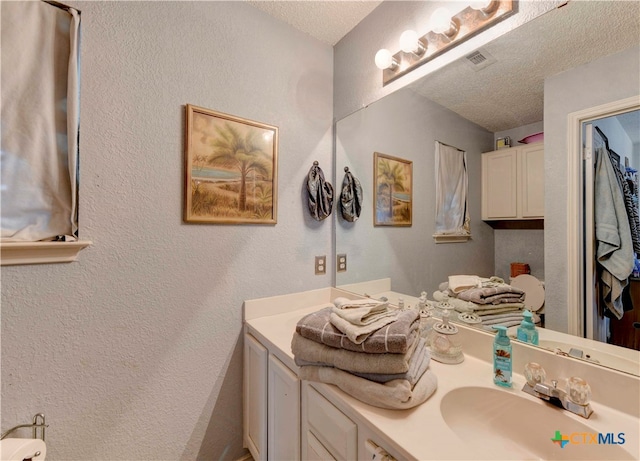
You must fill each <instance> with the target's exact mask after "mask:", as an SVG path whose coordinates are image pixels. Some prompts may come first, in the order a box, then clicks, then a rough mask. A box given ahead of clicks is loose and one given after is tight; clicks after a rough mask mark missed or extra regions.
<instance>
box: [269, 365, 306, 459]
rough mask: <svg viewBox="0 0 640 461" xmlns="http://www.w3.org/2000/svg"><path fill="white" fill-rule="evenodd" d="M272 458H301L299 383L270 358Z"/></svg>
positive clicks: (285, 369)
mask: <svg viewBox="0 0 640 461" xmlns="http://www.w3.org/2000/svg"><path fill="white" fill-rule="evenodd" d="M267 437H268V440H267V446H268V451H269V459H271V460H287V461H298V460H299V459H300V380H299V379H298V376H297V375H296V374H295V373H294V372H292V371H291V370H290V369H289V368H288V367H287V366H286V365H285V364H283V363H282V362H281V361H280V360H278V359H277V358H276V357H275V356H273V355H269V430H268V436H267Z"/></svg>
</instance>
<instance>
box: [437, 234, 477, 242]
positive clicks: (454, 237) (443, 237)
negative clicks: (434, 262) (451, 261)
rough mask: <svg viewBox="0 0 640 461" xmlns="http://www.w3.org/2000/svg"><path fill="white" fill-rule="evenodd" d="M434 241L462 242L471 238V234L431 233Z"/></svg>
mask: <svg viewBox="0 0 640 461" xmlns="http://www.w3.org/2000/svg"><path fill="white" fill-rule="evenodd" d="M433 240H435V242H436V243H464V242H466V241H468V240H471V235H461V234H433Z"/></svg>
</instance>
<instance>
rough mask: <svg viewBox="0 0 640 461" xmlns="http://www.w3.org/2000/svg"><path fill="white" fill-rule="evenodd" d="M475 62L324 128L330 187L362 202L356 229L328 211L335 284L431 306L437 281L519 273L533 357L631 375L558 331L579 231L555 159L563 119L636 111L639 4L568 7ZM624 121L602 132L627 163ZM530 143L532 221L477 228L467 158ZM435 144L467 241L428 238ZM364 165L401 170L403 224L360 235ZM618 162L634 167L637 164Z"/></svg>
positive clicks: (477, 162)
mask: <svg viewBox="0 0 640 461" xmlns="http://www.w3.org/2000/svg"><path fill="white" fill-rule="evenodd" d="M478 51H480V52H481V53H482V54H483V57H484V58H485V61H486V62H484V63H483V64H482V65H480V66H476V65H474V64H473V63H472V62H470V61H469V60H467V59H461V60H459V61H457V62H454V63H452V64H450V65H448V66H446V67H444V68H442V69H440V70H438V71H436V72H435V73H433V74H430V75H427V76H426V77H424V78H423V79H422V80H420V81H417V82H415V83H412V84H410V85H408V86H405V87H404V88H402V89H400V90H398V91H396V92H394V93H392V94H390V95H388V96H385V97H384V98H382V99H380V100H378V101H376V102H374V103H372V104H370V105H369V106H367V107H365V108H362V109H361V110H358V111H357V112H355V113H353V114H351V115H349V116H347V117H345V118H344V119H342V120H339V121H338V122H337V123H336V146H335V171H336V176H337V177H336V178H335V183H336V184H337V185H338V186H339V185H340V184H341V183H342V174H343V172H344V169H345V167H348V168H349V171H350V172H351V173H352V174H353V175H354V176H355V177H356V178H357V179H358V180H359V181H360V183H361V184H362V189H363V195H364V200H363V206H362V213H361V215H360V218H359V219H358V220H357V221H355V222H348V221H346V220H344V219H342V217H341V216H340V213H339V212H338V213H336V219H335V226H336V229H335V234H336V240H335V241H336V253H337V254H339V255H340V254H345V255H346V257H347V260H346V270H338V271H337V272H336V286H338V287H343V288H346V289H350V290H353V291H358V292H359V293H360V294H367V295H375V294H376V293H375V289H376V288H375V287H377V286H384V283H388V284H389V286H388V290H389V291H390V292H393V293H399V294H400V295H401V296H404V297H406V298H407V299H415V298H417V297H418V296H420V293H421V292H422V291H426V292H427V293H428V298H429V299H430V300H433V297H432V294H433V293H434V291H436V290H438V288H439V286H440V284H441V283H442V282H444V281H447V280H448V277H449V276H450V275H460V274H473V275H479V276H481V277H490V276H498V277H500V278H503V279H504V280H506V281H507V282H508V281H509V277H510V275H511V274H510V263H511V262H526V263H528V264H529V267H530V270H531V275H532V276H535V277H536V278H538V279H539V280H540V281H542V282H544V285H545V304H544V307H543V308H542V309H543V310H541V313H544V319H545V328H544V330H545V331H547V332H548V335H547V336H546V338H547V339H546V341H547V342H546V343H545V344H546V346H548V347H551V346H554V347H555V346H557V347H561V349H563V351H569V350H570V349H571V348H573V349H574V350H577V351H579V352H580V351H581V352H582V353H583V354H584V355H583V358H585V359H587V360H591V361H592V362H594V363H599V364H601V365H603V366H607V367H612V368H616V369H618V370H621V371H624V372H627V373H632V374H635V375H640V352H638V351H637V350H634V349H632V348H625V347H620V346H615V345H611V344H607V343H606V341H600V342H599V341H596V340H594V339H588V338H584V337H580V336H579V335H572V334H569V333H568V332H569V331H570V330H571V328H570V327H569V325H568V323H569V321H568V320H567V318H568V317H570V316H569V315H568V312H569V310H570V309H578V307H576V306H568V302H567V283H568V280H569V279H570V274H569V271H570V269H569V266H570V265H571V264H570V263H568V262H567V256H566V255H567V247H568V246H570V244H568V243H567V241H568V240H570V239H571V238H572V237H571V236H568V235H567V233H568V231H567V229H568V228H570V226H569V224H568V222H569V220H571V219H582V218H581V217H580V216H576V217H572V216H567V209H568V207H567V204H568V199H567V197H573V196H574V194H573V192H571V193H570V192H568V191H567V188H568V187H569V186H567V169H568V168H567V164H568V163H570V162H571V160H570V158H571V156H572V155H574V154H573V153H570V152H567V149H568V148H567V144H568V142H567V136H568V135H567V131H568V130H569V127H568V126H567V124H568V122H567V120H568V119H569V116H570V114H571V113H572V112H574V111H576V110H580V109H584V108H587V107H595V106H599V105H601V104H605V103H609V102H612V101H615V100H620V99H622V98H623V97H624V98H627V100H629V99H631V100H633V97H635V98H636V100H637V101H638V103H637V104H636V106H640V80H639V79H638V75H639V72H640V68H639V66H640V64H639V63H638V59H639V58H638V55H639V54H640V4H639V3H638V2H579V1H571V2H569V3H568V4H566V5H564V6H563V7H560V8H558V9H555V10H552V11H550V12H548V13H546V14H544V15H542V16H540V17H538V18H536V19H534V20H532V21H530V22H528V23H526V24H524V25H522V26H520V27H518V28H517V29H515V30H513V31H511V32H509V33H507V34H505V35H503V36H501V37H499V38H497V39H496V40H494V41H492V42H490V43H489V44H487V45H485V46H483V47H482V49H481V50H478ZM475 61H477V59H476V60H475ZM609 79H610V81H608V80H609ZM594 82H595V83H594ZM593 88H598V89H597V91H596V90H593ZM586 92H589V94H587V93H586ZM594 93H597V94H594ZM569 97H571V98H573V100H575V101H579V103H580V104H584V105H582V106H580V104H578V105H577V106H576V107H577V108H573V109H572V108H571V107H570V106H571V104H567V103H565V102H564V101H565V99H566V98H569ZM630 97H631V98H630ZM631 106H633V104H631ZM637 108H638V107H635V109H637ZM628 109H629V110H625V111H624V112H625V113H626V115H625V116H624V117H623V118H621V119H620V120H618V121H616V127H619V128H620V129H622V130H623V131H625V130H626V133H627V136H628V137H629V139H631V146H632V147H631V149H632V150H634V151H635V154H633V153H630V156H631V157H633V156H637V155H638V150H639V149H640V140H639V139H638V134H639V133H638V132H640V126H639V121H638V120H639V118H638V116H637V113H638V112H637V111H634V110H633V109H634V107H629V108H628ZM634 114H635V115H634ZM538 131H544V132H545V135H544V141H543V146H544V156H545V159H544V183H545V185H544V189H545V195H546V197H545V200H544V203H545V216H544V220H527V221H517V222H516V221H511V222H506V223H496V222H493V223H492V224H491V225H490V224H489V223H488V222H486V221H483V220H482V216H481V200H482V197H481V190H482V181H481V154H482V153H485V152H490V151H494V150H496V140H497V139H498V138H503V137H505V136H509V137H510V138H511V142H512V144H513V145H519V144H518V140H520V139H522V138H524V137H525V136H527V135H529V134H533V133H536V132H538ZM436 142H441V143H444V144H447V145H450V146H454V147H456V148H458V149H460V150H463V151H465V152H466V156H467V171H468V207H469V216H470V228H471V239H470V240H468V241H465V242H463V243H436V241H435V240H434V238H433V234H434V231H435V209H436V203H435V202H436V200H435V194H436V190H435V187H436V186H435V162H434V155H435V143H436ZM375 153H382V154H385V155H388V156H392V157H397V158H401V159H405V160H407V161H409V162H412V168H413V181H412V190H411V194H412V202H413V203H412V224H411V226H408V227H407V226H376V225H374V211H375V204H374V193H373V188H374V187H375V178H374V177H373V175H374V165H373V162H374V155H375ZM576 155H577V154H576ZM576 161H579V160H576ZM631 161H632V162H634V161H636V162H638V163H636V164H635V167H636V168H638V167H640V158H638V159H636V160H633V159H632V160H631ZM558 165H559V166H558ZM638 169H640V168H638ZM576 238H581V236H576ZM377 281H383V284H382V285H377V284H376V282H377ZM383 291H384V290H383ZM583 304H584V302H583ZM638 304H640V301H638ZM636 309H640V305H638V306H637V307H636ZM583 336H589V335H586V334H584V335H583ZM543 337H544V335H542V334H541V346H543V342H542V338H543ZM587 356H588V357H587Z"/></svg>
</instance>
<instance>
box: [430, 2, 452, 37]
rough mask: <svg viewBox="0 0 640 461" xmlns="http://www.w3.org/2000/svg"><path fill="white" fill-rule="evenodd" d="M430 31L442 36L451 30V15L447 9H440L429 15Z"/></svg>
mask: <svg viewBox="0 0 640 461" xmlns="http://www.w3.org/2000/svg"><path fill="white" fill-rule="evenodd" d="M431 29H432V30H433V31H434V32H435V33H436V34H444V33H445V32H447V31H448V30H449V29H451V13H450V12H449V10H448V9H446V8H445V7H440V8H438V9H436V10H435V11H434V12H433V13H432V14H431Z"/></svg>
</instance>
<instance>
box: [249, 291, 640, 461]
mask: <svg viewBox="0 0 640 461" xmlns="http://www.w3.org/2000/svg"><path fill="white" fill-rule="evenodd" d="M327 305H328V303H319V304H315V305H312V306H309V307H306V308H302V309H297V310H295V311H292V312H284V313H280V314H276V315H271V316H267V317H260V318H253V319H250V320H247V321H246V327H247V331H248V332H250V333H251V334H252V335H254V336H255V337H256V338H257V339H258V340H260V342H262V343H263V344H264V345H265V346H266V347H267V348H268V349H269V350H270V352H271V353H273V354H274V355H276V356H277V357H278V358H279V359H280V360H281V361H282V362H283V363H285V364H286V365H287V366H288V367H290V368H291V369H292V370H294V371H295V370H297V367H296V365H295V363H294V359H293V354H292V353H291V347H290V345H291V338H292V335H293V333H294V331H295V326H296V324H297V322H298V320H299V319H300V318H302V317H303V316H304V315H305V314H308V313H310V312H313V311H316V310H318V309H320V308H322V307H325V306H327ZM461 334H462V335H464V337H463V344H464V347H465V360H464V362H462V363H461V364H458V365H447V364H442V363H439V362H437V361H435V360H432V361H431V363H430V369H431V370H432V371H433V372H434V373H435V375H436V376H437V378H438V388H437V390H436V391H435V393H434V394H433V395H432V396H431V397H430V398H429V399H428V400H427V401H426V402H424V403H423V404H421V405H419V406H417V407H415V408H413V409H409V410H387V409H381V408H376V407H373V406H370V405H367V404H365V403H363V402H361V401H359V400H357V399H355V398H353V397H351V396H350V395H347V394H346V393H344V392H343V391H341V390H340V389H339V388H337V387H336V386H333V385H329V384H319V383H317V384H314V386H316V387H318V388H320V389H322V390H323V392H324V393H325V394H326V395H327V396H328V397H330V400H333V401H334V403H337V404H338V405H339V406H340V407H342V408H343V409H345V408H346V410H347V411H346V413H347V414H348V415H349V414H351V415H354V416H355V417H356V418H357V419H359V420H362V421H366V423H367V426H368V428H369V429H370V430H372V431H374V432H375V433H376V434H377V435H379V436H380V437H383V438H384V439H385V441H386V442H388V443H392V444H393V446H394V449H396V450H397V452H399V453H401V454H402V456H406V458H407V459H416V460H428V459H440V460H444V459H499V458H502V459H514V457H515V458H518V459H522V458H523V457H527V455H526V452H518V451H517V449H516V451H510V450H507V449H505V451H502V452H493V453H492V452H491V451H490V448H489V445H490V444H487V446H486V447H484V448H483V449H482V450H478V446H477V445H476V446H471V445H470V444H466V443H465V442H464V441H463V440H462V439H461V438H459V437H458V435H457V434H456V433H454V431H453V430H452V429H451V428H450V427H449V426H448V425H447V423H446V422H445V420H444V419H443V417H442V414H441V411H440V405H441V401H442V399H443V397H444V396H445V395H446V394H447V393H448V392H449V391H452V390H454V389H457V388H460V387H467V386H472V387H485V388H490V389H497V390H499V391H501V392H505V393H512V394H516V395H517V396H519V397H522V398H524V399H528V400H530V401H531V402H532V403H533V404H535V405H541V406H543V407H548V411H560V412H562V413H563V414H566V416H567V417H568V418H571V419H573V420H575V421H577V422H580V423H583V424H586V425H588V426H589V428H591V429H593V431H595V432H601V433H605V434H607V433H620V432H624V433H625V434H626V441H625V444H624V446H622V448H624V449H625V450H626V451H629V452H631V453H630V457H629V458H628V459H639V458H640V438H639V433H640V419H638V418H637V416H635V415H633V414H628V413H625V412H622V411H619V410H616V409H614V408H610V407H607V406H604V405H603V404H601V403H600V402H597V401H592V403H591V405H592V408H593V410H594V414H593V415H592V416H591V417H590V418H589V419H588V420H587V419H584V418H581V417H580V416H577V415H574V414H571V413H570V412H567V411H564V410H561V409H558V408H555V407H552V406H550V405H549V404H548V403H546V402H544V401H542V400H540V399H537V398H535V397H532V396H530V395H528V394H526V393H524V392H523V391H522V390H521V389H522V387H523V385H524V383H525V380H524V377H523V376H522V374H520V373H516V371H517V370H516V369H515V368H514V375H513V387H512V388H510V389H504V388H500V387H498V386H496V385H495V384H494V383H493V380H492V370H493V367H492V365H491V364H490V363H488V362H486V361H484V360H482V359H481V358H478V357H482V356H483V355H484V356H489V355H490V351H491V349H490V347H491V343H490V342H487V341H488V340H487V336H486V335H483V336H480V337H478V338H479V339H477V338H476V336H477V335H482V333H478V332H473V331H472V330H465V329H461ZM489 339H490V338H489ZM476 340H477V341H476ZM487 344H488V347H489V353H488V354H484V353H483V354H478V356H477V357H476V356H474V355H472V353H473V350H474V349H477V348H479V347H482V348H487ZM530 349H531V351H533V352H531V353H532V354H536V353H538V354H539V353H541V352H540V351H536V350H535V349H533V348H530ZM523 350H524V351H528V349H527V348H524V349H523ZM514 352H515V351H514ZM525 353H529V352H523V354H525ZM534 358H536V357H534ZM543 359H544V360H547V361H554V360H558V359H564V360H567V359H566V358H565V357H557V356H554V355H553V354H548V357H547V356H544V357H543ZM576 362H577V361H576ZM544 363H547V362H544ZM550 365H551V369H554V365H553V364H550ZM543 366H545V365H543ZM562 366H564V365H563V364H562V363H560V365H558V367H560V368H562ZM570 366H572V367H574V368H575V366H576V365H574V364H571V365H570ZM545 368H547V367H546V366H545ZM600 368H601V367H600ZM554 370H555V369H554ZM596 372H597V373H610V374H611V377H610V376H609V375H606V376H605V377H604V378H602V379H600V378H598V379H593V381H596V383H597V385H598V386H600V385H602V384H601V382H602V383H605V382H607V380H609V382H611V381H612V379H613V378H612V377H615V376H619V375H618V374H617V373H616V372H614V371H611V370H604V369H603V370H602V371H600V370H597V371H596ZM547 373H548V380H549V379H551V378H552V377H550V376H549V372H547ZM592 373H593V372H592ZM625 379H627V378H625ZM629 379H630V378H629ZM623 381H624V380H623ZM590 382H591V381H590ZM629 382H631V383H632V384H633V383H635V381H624V384H625V386H627V387H629V386H628V383H629ZM633 386H635V384H633ZM633 386H632V388H631V389H620V388H612V389H610V390H609V392H612V393H620V392H627V391H629V392H634V393H635V392H637V387H633ZM595 395H606V394H603V393H599V394H598V393H597V392H594V396H595ZM633 401H634V400H633V399H631V400H630V402H633ZM469 411H473V409H471V408H470V409H469ZM631 413H634V412H631ZM521 418H523V420H525V419H526V418H527V415H526V414H523V415H521ZM540 424H544V423H543V422H541V423H540ZM547 429H548V431H547V432H548V438H546V439H544V440H540V442H539V443H540V444H552V442H551V440H550V439H551V438H552V437H553V436H554V434H555V431H556V430H560V431H563V430H566V429H563V428H562V427H548V428H547ZM545 434H546V432H545ZM568 448H570V447H568ZM559 453H560V452H559ZM562 453H563V454H564V453H568V452H562Z"/></svg>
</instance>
